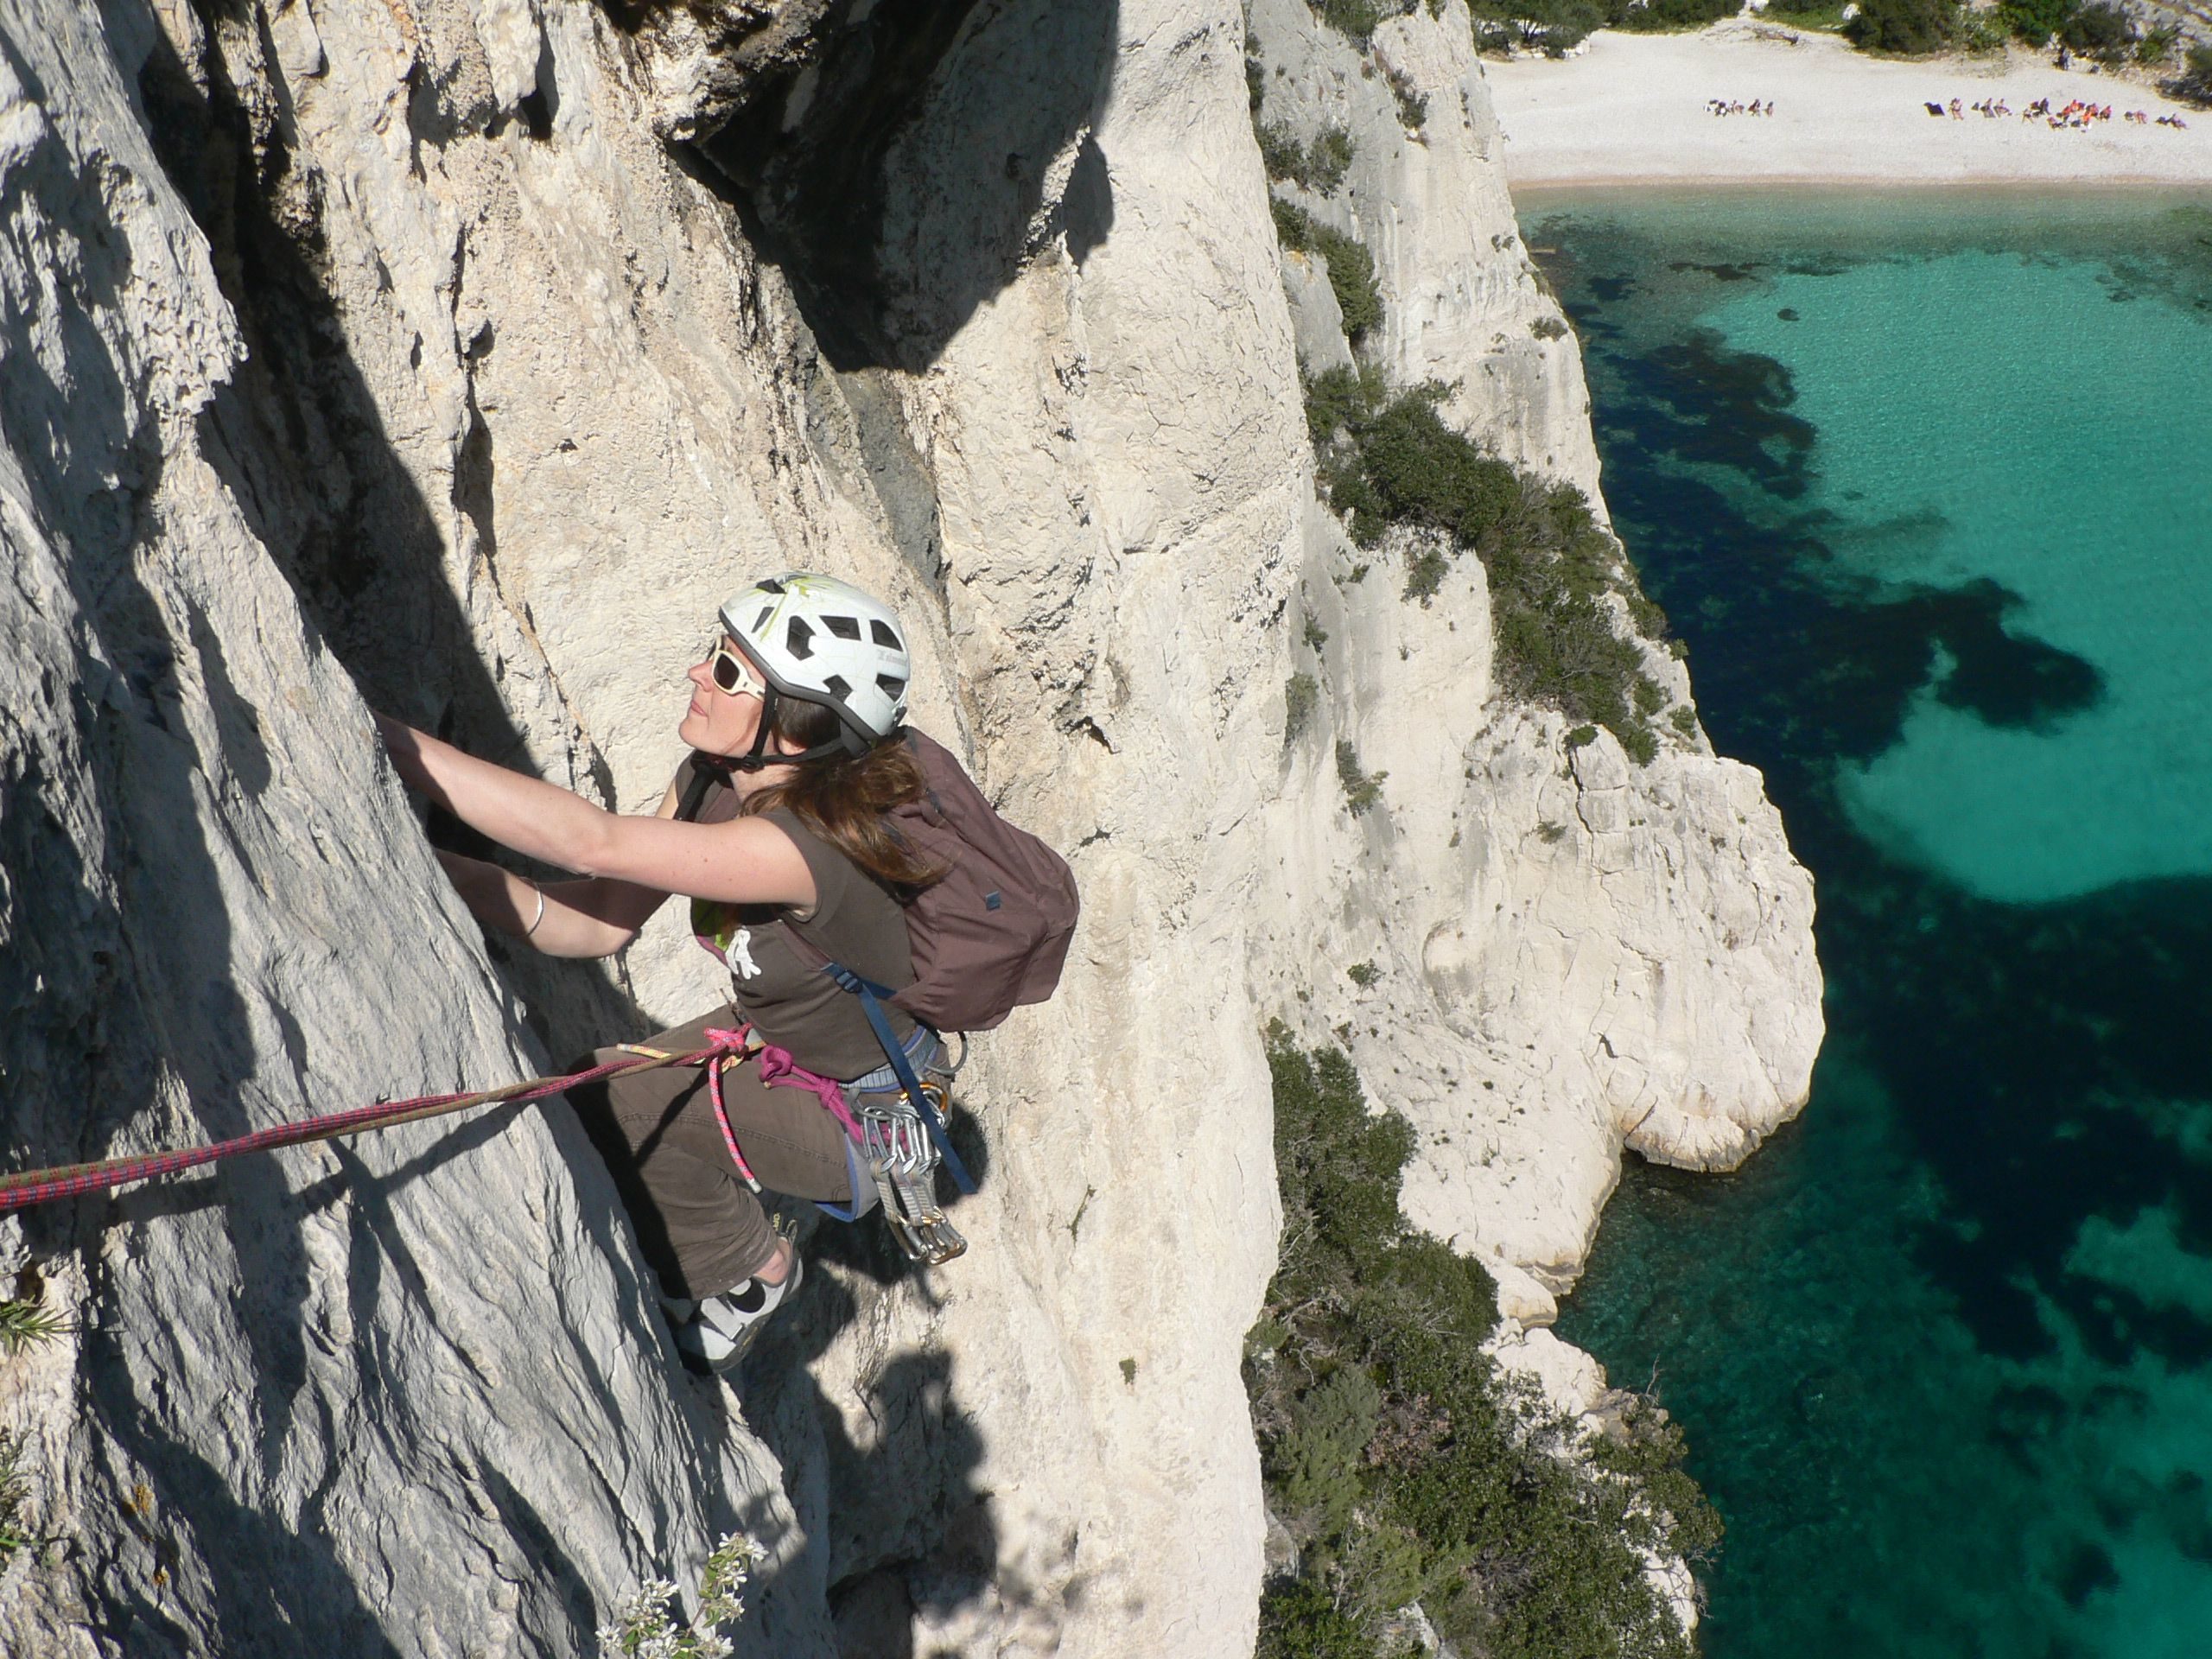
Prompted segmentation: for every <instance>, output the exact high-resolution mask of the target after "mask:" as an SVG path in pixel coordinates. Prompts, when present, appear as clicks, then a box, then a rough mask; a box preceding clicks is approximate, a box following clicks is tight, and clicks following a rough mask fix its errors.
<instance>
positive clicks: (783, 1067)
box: [706, 1026, 861, 1192]
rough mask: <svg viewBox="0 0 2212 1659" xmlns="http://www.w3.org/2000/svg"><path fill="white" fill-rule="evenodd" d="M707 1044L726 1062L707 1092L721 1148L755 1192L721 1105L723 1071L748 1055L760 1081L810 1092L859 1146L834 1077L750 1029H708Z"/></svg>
mask: <svg viewBox="0 0 2212 1659" xmlns="http://www.w3.org/2000/svg"><path fill="white" fill-rule="evenodd" d="M706 1036H707V1040H708V1041H709V1042H710V1043H712V1044H714V1045H715V1050H716V1051H717V1052H719V1053H721V1055H722V1056H723V1058H722V1059H721V1061H719V1062H717V1063H716V1064H715V1065H709V1067H708V1068H707V1092H708V1094H709V1095H710V1096H713V1097H714V1103H715V1122H716V1123H717V1124H719V1125H720V1126H721V1132H722V1145H723V1146H725V1147H728V1148H729V1160H730V1162H732V1163H734V1164H735V1165H736V1166H737V1173H739V1174H741V1175H742V1176H743V1177H745V1184H746V1185H747V1186H749V1187H751V1188H752V1189H753V1191H754V1192H759V1191H760V1178H759V1177H758V1176H756V1175H755V1174H753V1166H752V1165H750V1164H748V1163H747V1162H746V1161H745V1154H744V1153H742V1152H741V1151H740V1150H739V1149H738V1145H737V1134H736V1132H735V1131H734V1129H732V1128H730V1126H729V1113H728V1111H727V1110H726V1109H724V1108H723V1105H722V1067H723V1066H724V1065H737V1064H741V1063H742V1062H743V1061H744V1059H745V1058H747V1056H748V1054H749V1055H750V1058H752V1059H753V1062H754V1063H755V1064H756V1065H758V1066H759V1067H760V1081H761V1082H762V1083H764V1084H768V1085H769V1086H770V1087H771V1088H777V1087H780V1088H785V1089H807V1090H812V1091H813V1092H814V1094H815V1096H817V1098H819V1099H820V1101H821V1102H822V1104H823V1106H824V1107H825V1108H826V1109H828V1111H829V1116H832V1117H834V1118H836V1120H837V1122H840V1123H842V1124H843V1125H844V1126H845V1133H846V1134H847V1135H850V1136H851V1137H852V1139H853V1140H854V1141H855V1143H857V1142H858V1141H859V1140H860V1138H861V1126H860V1123H859V1122H858V1121H857V1120H856V1119H855V1117H854V1116H853V1109H852V1108H851V1107H849V1106H848V1105H846V1104H845V1091H844V1089H843V1088H842V1086H841V1085H840V1084H838V1082H837V1080H836V1078H835V1077H823V1075H822V1074H821V1073H820V1072H818V1071H808V1070H807V1069H806V1068H805V1067H804V1066H803V1065H799V1064H798V1061H796V1060H794V1059H792V1058H791V1050H789V1049H787V1048H779V1047H777V1046H776V1045H775V1044H773V1043H771V1042H767V1041H765V1040H763V1039H761V1038H760V1037H757V1036H755V1035H754V1034H753V1027H751V1026H741V1027H739V1028H738V1029H737V1030H735V1031H715V1030H713V1029H711V1028H710V1029H709V1031H708V1032H707V1033H706Z"/></svg>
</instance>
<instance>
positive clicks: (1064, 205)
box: [689, 0, 1120, 372]
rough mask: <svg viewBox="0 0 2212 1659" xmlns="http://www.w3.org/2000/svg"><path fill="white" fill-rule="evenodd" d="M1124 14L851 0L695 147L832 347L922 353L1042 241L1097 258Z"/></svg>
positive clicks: (1041, 3)
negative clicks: (1103, 139)
mask: <svg viewBox="0 0 2212 1659" xmlns="http://www.w3.org/2000/svg"><path fill="white" fill-rule="evenodd" d="M833 23H834V25H835V26H832V24H833ZM1119 24H1120V7H1119V5H1118V4H1117V3H1116V0H1106V3H1103V4H1098V5H1067V4H1065V3H1061V0H1007V3H994V0H922V3H916V4H909V5H905V6H896V7H894V6H885V7H880V8H873V9H871V8H868V7H864V6H861V5H847V6H844V7H842V8H838V9H836V16H835V17H834V18H833V19H831V20H829V21H828V22H825V25H824V27H823V30H822V31H821V35H822V37H823V44H822V48H821V50H820V52H819V54H818V55H817V56H816V57H815V58H814V59H813V60H811V61H810V62H809V63H807V64H806V65H804V67H799V68H798V69H795V70H793V71H792V72H791V73H788V74H787V75H785V77H783V78H782V79H780V80H779V81H778V82H775V83H773V84H771V85H769V86H766V87H764V88H763V89H761V90H760V91H759V92H756V93H755V94H754V95H753V98H752V99H750V101H749V102H748V103H747V105H746V107H745V108H744V109H743V110H742V111H740V112H739V114H738V115H737V116H736V117H735V118H733V119H732V120H731V121H730V122H729V123H728V124H727V125H726V126H724V127H722V128H721V130H719V131H717V132H715V133H714V134H712V135H710V136H709V137H705V138H702V140H700V141H699V142H698V143H696V144H695V145H692V146H690V147H689V148H690V152H691V154H692V156H693V157H694V158H695V165H696V164H699V163H702V164H703V165H697V171H698V172H699V173H700V175H702V177H705V178H707V179H709V181H710V182H711V181H712V180H713V179H714V178H715V177H719V178H720V179H721V180H722V181H725V184H724V186H723V191H724V194H731V187H734V194H735V196H736V198H737V200H739V202H740V205H741V207H742V209H743V210H744V213H745V216H746V219H747V231H748V232H749V233H750V235H751V236H752V238H753V241H754V243H755V244H756V245H758V246H759V248H760V251H761V252H762V253H763V254H764V255H765V256H766V257H768V258H769V259H771V260H772V261H773V262H774V263H775V264H778V265H779V267H780V268H781V269H782V270H783V272H784V274H785V277H786V278H787V279H788V280H789V282H790V283H791V289H792V292H793V295H794V296H795V297H796V299H797V301H798V306H799V308H800V311H801V312H802V314H803V315H804V317H805V319H806V321H807V325H808V327H810V329H811V330H812V331H813V333H814V336H815V339H816V340H817V342H818V344H819V345H820V347H821V349H822V352H823V356H824V357H825V358H827V359H828V360H829V363H830V365H831V366H832V367H834V368H836V370H838V371H839V372H851V371H854V370H858V369H865V368H898V369H905V370H909V371H918V370H920V369H923V368H925V367H927V366H928V365H930V364H931V362H933V361H935V360H936V359H937V357H938V354H939V353H941V352H942V351H943V350H944V346H945V344H946V342H947V341H949V340H950V339H951V338H952V336H953V335H954V334H956V333H957V332H958V330H959V329H960V328H961V327H963V325H964V324H965V323H966V322H967V321H968V319H969V317H970V316H972V315H974V314H975V312H976V308H978V307H980V306H982V304H984V303H985V302H987V301H988V300H989V299H991V298H992V297H993V296H995V295H996V294H998V293H999V292H1000V291H1001V290H1002V289H1005V288H1006V287H1007V284H1008V283H1011V282H1013V280H1014V277H1016V275H1018V274H1019V272H1020V270H1021V268H1022V266H1023V265H1024V264H1026V263H1027V261H1028V260H1030V259H1031V258H1033V257H1035V256H1036V255H1038V254H1039V253H1040V252H1042V251H1044V250H1045V249H1046V248H1047V247H1049V246H1051V245H1052V244H1053V243H1055V242H1062V243H1064V244H1065V247H1066V249H1067V251H1068V253H1069V255H1070V257H1072V258H1073V259H1074V260H1075V261H1076V262H1077V264H1081V263H1082V262H1083V261H1084V260H1085V259H1087V258H1088V257H1090V253H1091V251H1093V250H1094V249H1095V248H1096V247H1098V246H1099V245H1101V244H1103V242H1104V241H1105V240H1106V238H1107V237H1108V235H1109V233H1110V232H1111V231H1112V229H1113V223H1114V194H1113V183H1112V179H1111V176H1110V173H1109V168H1108V166H1107V160H1106V156H1105V154H1104V152H1103V150H1102V149H1100V147H1099V143H1098V138H1097V135H1096V125H1097V123H1098V120H1099V118H1100V116H1101V113H1102V111H1103V109H1104V107H1105V104H1106V99H1107V96H1108V94H1109V92H1110V91H1111V89H1112V85H1113V76H1114V66H1115V58H1116V44H1117V41H1118V35H1119Z"/></svg>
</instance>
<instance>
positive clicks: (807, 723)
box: [741, 697, 944, 888]
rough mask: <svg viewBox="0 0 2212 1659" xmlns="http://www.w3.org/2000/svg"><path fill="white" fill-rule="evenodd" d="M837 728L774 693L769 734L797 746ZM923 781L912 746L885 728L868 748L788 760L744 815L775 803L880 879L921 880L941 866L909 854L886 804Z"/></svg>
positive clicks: (901, 800) (832, 734)
mask: <svg viewBox="0 0 2212 1659" xmlns="http://www.w3.org/2000/svg"><path fill="white" fill-rule="evenodd" d="M843 728H844V722H843V721H841V720H840V719H839V718H838V717H837V715H836V712H835V711H834V710H832V709H829V707H827V706H826V705H824V704H823V703H819V702H805V701H804V700H803V699H801V698H798V697H779V698H777V699H776V725H775V734H776V735H777V736H778V737H781V738H786V739H788V740H789V741H791V742H793V743H797V744H798V745H799V746H800V747H803V748H812V747H815V746H816V745H817V744H820V743H828V742H831V741H835V740H836V736H837V734H839V733H840V732H841V731H842V729H843ZM926 787H927V785H925V784H924V782H923V781H922V768H921V765H920V763H919V762H918V761H917V760H915V759H914V752H913V751H912V749H910V748H908V747H906V744H904V743H902V742H900V741H899V740H898V739H897V737H896V736H895V735H894V736H892V737H887V738H884V739H882V740H880V741H878V742H877V743H876V745H875V746H874V747H873V748H871V749H869V750H868V753H865V754H861V755H847V754H833V755H829V756H827V757H825V758H824V759H823V760H809V761H807V762H806V763H805V764H804V765H803V766H795V767H793V768H792V771H791V777H790V778H789V779H786V780H785V782H783V783H780V784H774V785H770V786H769V787H768V788H766V789H764V790H761V791H759V792H757V793H755V794H753V795H751V796H748V797H747V798H746V801H745V804H744V806H743V807H742V808H741V810H742V811H743V812H745V813H746V814H747V816H748V817H749V816H751V815H752V814H753V813H756V812H766V811H767V810H769V809H770V808H772V807H781V808H783V809H784V810H785V811H787V812H789V813H791V815H792V816H793V817H796V818H798V821H799V822H800V823H804V825H805V826H806V827H807V828H808V829H811V830H812V831H814V833H815V834H816V835H817V836H821V837H822V839H823V840H824V841H826V842H829V844H830V845H831V846H832V847H835V848H836V849H837V850H838V851H839V852H841V853H842V854H844V855H845V856H846V857H847V858H849V859H851V860H852V861H853V862H854V863H855V864H857V865H859V866H860V867H861V868H862V869H863V870H866V871H867V872H868V874H870V875H872V876H874V878H875V879H876V880H879V881H884V882H888V883H889V884H890V885H891V886H893V887H909V888H912V887H928V886H929V885H930V884H931V882H932V881H935V880H937V879H938V877H939V876H941V875H943V874H944V871H943V870H941V869H938V868H937V867H936V866H935V865H932V864H926V863H925V862H923V861H921V860H920V859H919V858H918V857H916V856H915V855H914V852H913V850H912V849H911V848H909V847H908V846H907V845H906V842H903V841H901V840H900V839H899V836H897V834H896V833H894V832H893V829H892V828H891V810H892V809H893V807H896V806H901V805H904V804H906V802H908V801H914V800H919V799H920V798H921V797H922V793H923V791H924V790H925V788H926Z"/></svg>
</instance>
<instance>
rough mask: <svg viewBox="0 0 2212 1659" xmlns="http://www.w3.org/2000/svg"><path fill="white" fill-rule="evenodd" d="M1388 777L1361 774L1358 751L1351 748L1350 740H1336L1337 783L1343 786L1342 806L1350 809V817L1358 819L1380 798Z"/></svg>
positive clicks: (1378, 773)
mask: <svg viewBox="0 0 2212 1659" xmlns="http://www.w3.org/2000/svg"><path fill="white" fill-rule="evenodd" d="M1389 775H1390V774H1389V772H1362V771H1361V770H1360V767H1359V751H1358V750H1357V749H1356V748H1354V747H1352V744H1351V739H1349V738H1343V737H1340V738H1338V740H1337V781H1338V783H1340V784H1342V785H1344V804H1345V806H1347V807H1349V808H1350V809H1351V815H1352V817H1355V818H1356V817H1359V816H1360V815H1361V814H1362V813H1363V812H1365V811H1366V810H1367V809H1368V808H1370V806H1373V805H1374V804H1376V802H1377V801H1379V800H1381V799H1382V798H1383V779H1386V778H1388V777H1389Z"/></svg>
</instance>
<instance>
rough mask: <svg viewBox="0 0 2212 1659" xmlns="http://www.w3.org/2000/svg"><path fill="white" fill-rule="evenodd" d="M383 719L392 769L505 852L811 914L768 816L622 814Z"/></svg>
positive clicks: (801, 878) (789, 847)
mask: <svg viewBox="0 0 2212 1659" xmlns="http://www.w3.org/2000/svg"><path fill="white" fill-rule="evenodd" d="M376 721H377V729H378V732H379V733H380V734H382V736H383V738H384V742H385V749H386V750H387V751H388V752H389V753H390V754H391V759H392V764H393V765H394V766H397V767H398V769H399V775H400V776H401V777H402V778H404V779H406V781H407V782H408V784H409V785H411V786H412V787H413V788H415V789H416V790H419V791H421V792H422V793H423V795H424V796H426V797H427V798H429V799H430V800H431V801H433V802H434V803H435V804H437V805H440V806H442V807H443V808H445V809H446V810H448V812H451V813H452V814H453V815H454V817H457V818H459V819H460V820H461V822H462V823H466V824H467V825H468V826H469V827H470V828H471V829H475V830H477V831H478V832H479V833H480V834H482V835H485V836H490V837H491V838H492V839H493V841H496V842H499V844H500V845H501V846H503V847H512V849H514V850H515V851H517V852H518V853H523V854H525V855H528V856H530V857H531V858H535V859H540V860H542V861H544V862H546V863H548V864H556V865H558V866H560V867H561V868H563V869H569V870H575V871H577V872H579V873H580V874H586V875H592V876H600V877H604V878H608V879H611V880H613V881H616V882H619V883H623V884H626V885H629V886H632V887H642V888H646V889H650V890H652V891H654V892H658V893H685V894H688V895H690V897H692V898H695V899H720V900H722V901H724V902H726V903H730V904H753V905H787V906H795V907H802V908H803V907H804V906H810V905H812V904H813V903H814V899H815V891H814V874H813V872H812V871H810V869H809V868H807V864H806V860H805V859H804V857H803V856H802V855H800V853H799V850H798V847H797V846H796V845H794V844H793V842H792V841H791V837H790V836H787V835H785V833H784V832H783V831H782V830H781V829H778V828H777V827H776V826H775V825H774V824H772V823H769V822H768V821H767V820H766V819H765V818H736V819H733V820H730V821H728V822H727V823H681V822H678V821H677V820H675V819H673V818H664V817H650V818H642V817H639V818H632V817H621V816H620V815H618V814H616V813H613V812H609V811H607V810H604V809H602V808H601V807H599V806H596V805H594V804H592V803H591V802H589V801H588V800H586V799H584V798H583V797H582V796H581V795H576V794H573V793H571V792H570V791H568V790H565V789H562V788H559V787H557V786H556V785H552V784H549V783H546V782H544V781H543V779H537V778H526V777H524V775H523V774H522V773H520V772H510V771H508V770H507V768H505V766H494V765H493V763H492V762H490V761H488V760H477V759H476V758H475V757H474V755H470V754H466V753H462V752H461V750H459V749H457V748H455V747H454V746H453V745H452V744H450V743H447V742H444V741H441V740H440V739H437V738H435V737H432V736H430V735H429V734H428V733H426V732H418V731H416V729H415V728H413V727H411V726H409V725H406V724H404V722H402V721H397V720H392V719H390V718H388V717H386V716H385V715H377V716H376ZM549 903H550V900H549ZM531 907H532V909H533V910H535V908H536V901H535V900H534V899H533V900H532V901H531ZM495 925H496V924H495Z"/></svg>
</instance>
